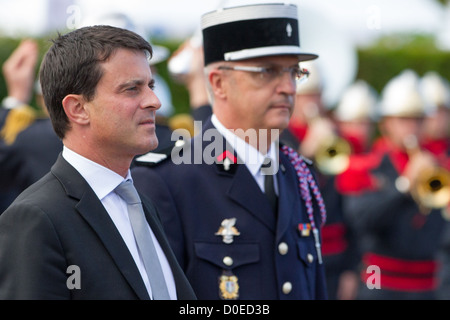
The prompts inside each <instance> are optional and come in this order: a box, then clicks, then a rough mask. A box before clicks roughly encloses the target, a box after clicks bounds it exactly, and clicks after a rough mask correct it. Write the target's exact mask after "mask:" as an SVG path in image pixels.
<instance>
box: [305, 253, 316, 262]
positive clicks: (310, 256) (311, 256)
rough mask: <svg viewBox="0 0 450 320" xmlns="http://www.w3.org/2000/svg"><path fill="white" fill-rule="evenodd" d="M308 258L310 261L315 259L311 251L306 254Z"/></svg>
mask: <svg viewBox="0 0 450 320" xmlns="http://www.w3.org/2000/svg"><path fill="white" fill-rule="evenodd" d="M306 259H307V260H308V262H309V263H312V262H313V261H314V256H313V255H312V254H311V253H308V254H307V255H306Z"/></svg>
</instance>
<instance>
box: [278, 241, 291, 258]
mask: <svg viewBox="0 0 450 320" xmlns="http://www.w3.org/2000/svg"><path fill="white" fill-rule="evenodd" d="M288 249H289V247H288V245H287V243H286V242H281V243H280V244H279V245H278V252H279V253H280V254H281V255H283V256H284V255H285V254H286V253H287V252H288Z"/></svg>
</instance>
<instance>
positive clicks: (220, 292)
mask: <svg viewBox="0 0 450 320" xmlns="http://www.w3.org/2000/svg"><path fill="white" fill-rule="evenodd" d="M202 29H203V46H204V58H205V67H206V73H207V79H208V84H207V85H208V90H209V92H210V94H211V95H212V96H213V100H214V103H213V105H212V109H213V115H212V117H211V119H210V120H209V121H208V122H207V123H205V124H204V126H203V128H202V132H199V133H198V134H197V135H196V137H194V139H193V140H192V141H190V142H187V141H185V142H186V143H185V144H184V146H181V147H180V146H179V145H178V144H177V146H176V147H175V148H174V149H173V150H172V152H171V156H170V157H169V156H167V155H164V154H162V155H159V157H158V155H155V154H147V155H144V156H143V157H139V158H138V159H137V163H138V164H139V163H141V164H144V165H143V166H137V167H134V168H133V170H132V175H133V178H134V180H135V183H136V186H137V188H138V189H139V190H140V191H141V192H143V193H145V194H147V195H148V196H150V197H151V198H153V200H154V201H155V203H156V205H157V207H158V208H159V210H163V211H164V215H163V216H162V220H163V224H164V227H165V230H166V234H167V235H168V238H169V241H170V242H171V245H172V247H173V249H174V251H175V254H176V256H177V258H178V259H179V261H180V264H181V266H182V268H183V269H184V270H185V272H186V275H187V277H188V279H189V281H190V283H191V284H192V286H193V288H194V291H195V293H196V295H197V297H198V298H199V299H226V300H228V299H243V300H246V299H247V300H248V299H255V300H259V299H325V298H326V289H325V280H324V268H323V264H322V260H321V253H320V242H321V240H320V228H321V225H322V224H323V223H324V220H325V210H324V206H323V200H322V199H321V196H320V192H319V191H318V188H317V185H316V184H315V181H314V178H313V176H312V173H311V171H310V167H309V164H308V163H307V161H305V160H304V159H303V158H302V157H301V156H299V155H298V154H296V152H295V151H294V150H292V149H290V148H287V147H286V146H281V147H280V145H279V143H278V136H279V132H280V130H283V129H285V128H286V127H287V125H288V123H289V118H290V116H291V114H292V110H293V106H294V97H295V90H296V84H297V80H299V79H303V78H304V77H305V74H306V71H305V70H302V69H300V66H299V61H303V60H309V59H314V58H316V57H317V56H316V55H314V54H308V53H305V52H303V50H301V49H300V47H299V36H298V21H297V7H296V6H293V5H285V4H265V5H251V6H241V7H234V8H225V9H223V10H218V11H216V12H212V13H209V14H206V15H204V16H203V18H202ZM166 156H167V157H166ZM165 157H166V159H165V160H162V159H163V158H165ZM155 159H158V160H155ZM269 160H270V161H269ZM145 164H147V165H152V166H153V167H152V168H150V167H148V166H145ZM271 179H272V181H271Z"/></svg>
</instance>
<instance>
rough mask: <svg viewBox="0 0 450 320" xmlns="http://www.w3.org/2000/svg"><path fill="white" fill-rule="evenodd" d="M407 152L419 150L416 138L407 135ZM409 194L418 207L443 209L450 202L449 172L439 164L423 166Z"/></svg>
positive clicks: (411, 152)
mask: <svg viewBox="0 0 450 320" xmlns="http://www.w3.org/2000/svg"><path fill="white" fill-rule="evenodd" d="M405 147H406V150H407V151H408V154H409V155H411V154H413V153H415V152H421V150H420V148H419V146H418V143H417V138H416V137H415V136H411V137H408V138H407V139H406V140H405ZM411 194H412V196H413V198H414V199H415V200H416V202H417V203H418V204H419V206H420V207H422V208H425V209H428V212H429V211H430V209H443V208H445V207H446V206H447V205H448V204H449V202H450V172H449V171H448V170H447V169H445V168H443V167H439V166H430V167H426V168H423V169H422V170H421V171H420V172H419V174H418V177H417V179H416V181H415V183H414V184H413V185H412V186H411Z"/></svg>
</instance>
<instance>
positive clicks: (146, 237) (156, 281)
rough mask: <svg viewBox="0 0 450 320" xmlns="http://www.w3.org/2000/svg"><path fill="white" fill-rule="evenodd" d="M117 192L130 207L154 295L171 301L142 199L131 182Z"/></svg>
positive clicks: (157, 298)
mask: <svg viewBox="0 0 450 320" xmlns="http://www.w3.org/2000/svg"><path fill="white" fill-rule="evenodd" d="M115 192H116V193H117V194H118V195H119V196H120V197H121V198H122V199H123V200H125V202H126V203H127V205H128V214H129V217H130V221H131V227H132V228H133V233H134V237H135V239H136V243H137V246H138V249H139V253H140V255H141V257H142V260H143V261H144V266H145V270H146V271H147V275H148V278H149V280H150V286H151V287H152V294H153V298H154V299H155V300H170V296H169V292H168V290H167V286H166V282H165V280H164V274H163V272H162V268H161V265H160V263H159V259H158V255H157V253H156V249H155V246H154V245H153V240H152V236H151V234H150V230H149V228H148V222H147V220H146V219H145V215H144V210H143V208H142V203H141V199H140V198H139V195H138V193H137V191H136V189H135V188H134V186H133V183H132V182H131V180H125V181H123V182H122V183H121V184H119V185H118V186H117V188H116V189H115Z"/></svg>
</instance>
